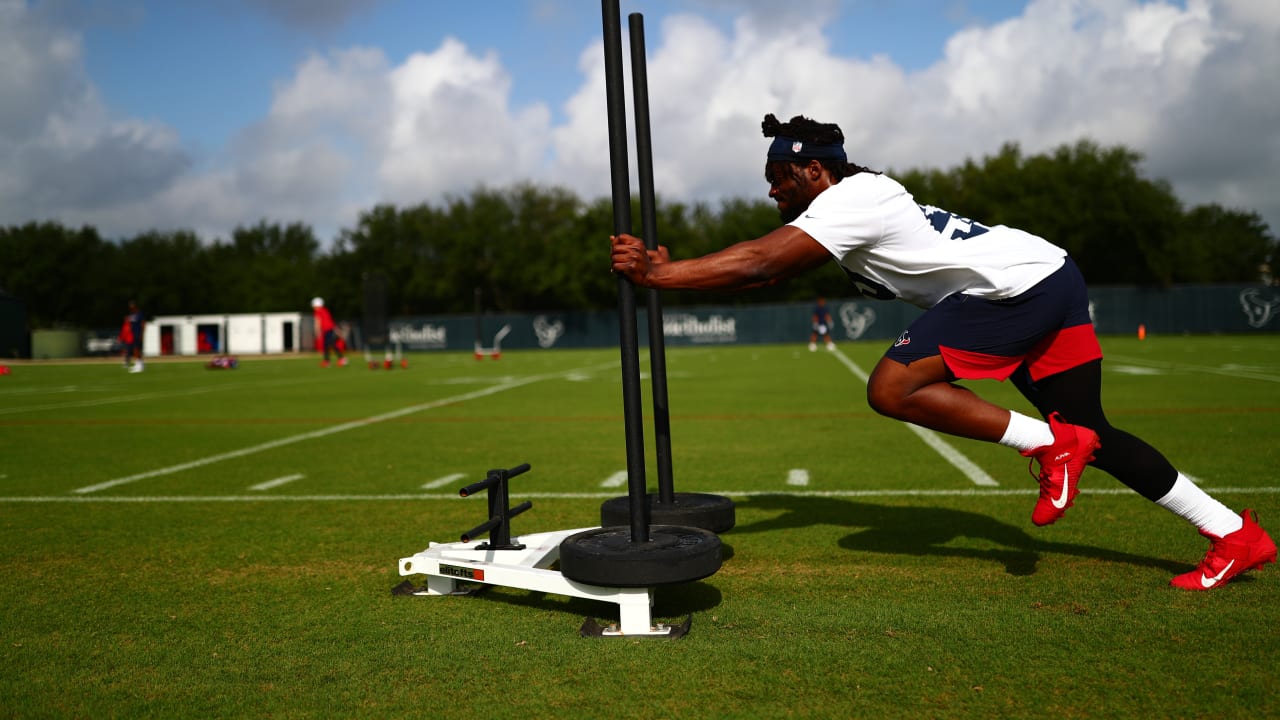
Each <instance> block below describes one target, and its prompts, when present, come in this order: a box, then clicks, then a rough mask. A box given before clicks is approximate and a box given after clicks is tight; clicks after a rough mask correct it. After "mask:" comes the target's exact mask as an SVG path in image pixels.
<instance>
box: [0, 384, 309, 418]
mask: <svg viewBox="0 0 1280 720" xmlns="http://www.w3.org/2000/svg"><path fill="white" fill-rule="evenodd" d="M302 382H310V379H309V378H307V379H292V380H273V381H270V382H259V383H232V384H229V385H210V386H206V387H199V388H191V389H189V390H178V391H175V392H166V393H159V392H153V393H140V394H138V395H117V396H115V397H107V398H98V399H95V400H75V401H72V402H63V403H49V404H47V405H27V406H24V407H8V408H0V415H13V414H16V413H25V412H37V411H40V410H65V409H67V408H82V407H96V406H98V405H115V404H117V403H127V402H138V401H141V400H156V399H162V398H170V397H183V396H186V395H202V394H205V393H211V392H224V391H226V390H236V389H239V388H254V387H270V386H277V385H296V384H298V383H302ZM73 391H74V390H61V391H59V392H73Z"/></svg>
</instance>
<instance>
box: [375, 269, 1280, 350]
mask: <svg viewBox="0 0 1280 720" xmlns="http://www.w3.org/2000/svg"><path fill="white" fill-rule="evenodd" d="M1090 298H1091V303H1090V311H1091V314H1092V316H1093V321H1094V325H1095V326H1096V327H1097V329H1098V332H1099V334H1103V335H1129V334H1133V333H1135V332H1137V330H1138V327H1139V326H1142V327H1143V328H1144V329H1145V331H1146V332H1149V333H1163V334H1184V333H1259V332H1262V333H1274V332H1277V331H1280V287H1274V286H1245V285H1236V286H1186V287H1175V288H1162V289H1153V288H1132V287H1128V288H1126V287H1096V288H1092V289H1091V291H1090ZM813 309H814V305H813V303H807V302H806V303H790V304H771V305H717V306H710V305H708V306H698V307H674V308H664V309H663V312H662V326H663V336H664V338H665V342H666V345H668V346H714V345H725V344H773V343H805V344H807V343H808V342H809V333H810V330H811V327H812V317H813ZM827 310H828V312H830V313H831V337H832V339H833V340H835V341H836V342H837V343H839V342H848V341H852V340H883V341H892V340H893V339H894V338H896V337H898V335H899V334H901V333H902V331H903V330H905V329H906V328H907V326H908V325H910V324H911V321H912V320H914V319H915V318H916V317H918V316H919V315H920V313H921V311H920V310H919V309H918V308H915V307H912V306H910V305H907V304H906V303H903V302H895V301H887V302H886V301H879V300H871V299H867V298H863V297H848V298H828V299H827ZM639 315H640V316H639V319H638V324H639V328H640V343H641V344H642V345H647V344H648V328H649V324H648V318H647V316H646V313H645V311H644V309H643V308H642V309H641V310H640V314H639ZM388 330H389V335H390V339H391V342H392V343H393V344H394V343H398V344H399V345H400V346H401V347H402V348H403V349H405V350H409V351H424V350H453V351H472V350H475V349H476V348H477V347H479V348H482V349H485V350H490V349H492V348H493V347H494V345H495V344H497V345H499V346H500V348H501V349H504V350H506V349H509V350H524V349H537V348H544V349H549V348H597V347H615V346H617V344H618V316H617V311H615V310H610V311H600V312H531V313H510V314H502V313H485V314H482V315H480V316H479V317H477V316H476V315H439V316H413V317H397V318H391V319H390V321H389V323H388Z"/></svg>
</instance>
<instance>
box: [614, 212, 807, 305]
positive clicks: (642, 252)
mask: <svg viewBox="0 0 1280 720" xmlns="http://www.w3.org/2000/svg"><path fill="white" fill-rule="evenodd" d="M610 239H611V241H612V243H613V247H612V257H611V259H612V268H613V271H614V272H617V273H622V274H623V275H625V276H626V277H627V279H628V280H630V281H631V282H633V283H635V284H636V285H639V286H642V287H651V288H659V289H664V290H745V289H748V288H755V287H763V286H766V285H773V284H775V283H778V282H782V281H784V280H789V279H791V278H793V277H795V276H797V275H801V274H803V273H805V272H808V271H809V270H812V269H814V268H816V267H819V266H820V265H822V264H823V263H825V262H827V261H828V260H830V259H831V253H829V252H828V251H827V249H826V248H824V247H823V246H822V245H819V244H818V242H817V241H816V240H814V239H813V238H812V237H810V236H809V235H808V234H807V233H805V232H804V231H803V230H800V229H798V228H795V227H792V226H790V225H784V226H782V227H780V228H778V229H777V230H774V231H773V232H770V233H769V234H768V235H765V236H763V237H760V238H756V239H754V240H746V241H743V242H740V243H736V244H734V245H730V246H729V247H727V248H725V249H723V250H719V251H716V252H713V253H710V254H708V255H703V256H702V257H698V258H691V259H689V260H675V261H671V262H660V261H656V260H658V258H654V257H653V256H652V255H651V254H650V252H649V251H648V250H647V249H646V248H645V245H644V241H642V240H640V239H639V238H636V237H633V236H631V235H616V236H613V237H612V238H610Z"/></svg>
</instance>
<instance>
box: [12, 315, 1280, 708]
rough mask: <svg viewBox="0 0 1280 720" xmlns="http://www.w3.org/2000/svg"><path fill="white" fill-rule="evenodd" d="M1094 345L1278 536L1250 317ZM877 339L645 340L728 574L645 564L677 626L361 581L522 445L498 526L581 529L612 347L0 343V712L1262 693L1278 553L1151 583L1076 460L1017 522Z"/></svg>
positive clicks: (1022, 507)
mask: <svg viewBox="0 0 1280 720" xmlns="http://www.w3.org/2000/svg"><path fill="white" fill-rule="evenodd" d="M1103 344H1104V349H1105V350H1106V352H1107V353H1108V361H1107V364H1106V368H1107V371H1106V375H1105V383H1106V385H1105V393H1106V398H1107V401H1108V407H1109V415H1110V417H1111V419H1112V421H1113V422H1114V423H1115V424H1116V425H1118V426H1120V427H1123V428H1125V429H1127V430H1129V431H1131V432H1134V433H1135V434H1137V435H1139V436H1142V437H1144V438H1146V439H1147V440H1149V441H1150V442H1152V443H1153V444H1155V445H1156V446H1157V447H1160V448H1161V449H1163V450H1164V451H1165V452H1166V453H1167V454H1168V455H1169V456H1170V457H1171V459H1173V460H1174V462H1175V464H1177V465H1178V466H1179V467H1180V468H1181V469H1182V470H1183V471H1184V472H1186V473H1188V474H1189V475H1192V476H1194V477H1195V478H1197V480H1198V481H1199V482H1200V483H1201V484H1202V485H1203V486H1205V487H1207V488H1210V489H1211V491H1212V492H1214V493H1215V495H1216V496H1217V497H1219V498H1220V499H1221V500H1223V501H1224V502H1225V503H1227V504H1228V505H1230V506H1231V507H1233V508H1235V509H1237V510H1240V509H1242V508H1245V507H1249V508H1254V509H1256V510H1257V511H1258V513H1259V517H1260V520H1261V522H1262V523H1263V525H1264V526H1268V527H1270V528H1271V530H1272V531H1273V534H1274V533H1275V531H1276V530H1278V529H1280V471H1278V470H1277V467H1280V442H1277V429H1278V428H1280V423H1278V421H1280V337H1277V336H1255V337H1248V338H1245V337H1191V338H1181V337H1180V338H1164V337H1155V338H1148V339H1147V340H1146V341H1145V342H1139V341H1138V340H1136V339H1131V338H1104V339H1103ZM882 346H883V343H879V342H877V343H869V344H863V343H850V344H845V345H842V346H841V347H840V352H839V353H838V354H836V353H827V352H818V353H809V352H807V351H806V349H805V348H804V346H803V345H801V344H797V345H795V346H758V347H706V348H678V349H673V350H669V351H668V354H667V363H668V377H669V384H670V388H671V411H672V436H673V455H674V458H675V460H674V470H675V478H676V487H677V489H678V490H681V491H690V492H692V491H697V492H711V493H719V494H725V495H729V496H730V497H732V498H733V499H734V500H735V502H736V503H737V527H735V528H734V529H733V530H731V531H730V532H728V533H726V534H725V535H724V536H723V541H724V543H725V545H726V549H727V550H728V552H727V553H726V555H727V558H726V560H725V562H724V565H723V567H722V569H721V570H720V571H719V572H718V573H716V574H715V575H713V576H711V577H709V578H707V579H705V580H703V581H700V582H697V583H691V584H686V585H680V586H671V587H663V588H660V589H659V590H658V591H657V595H656V605H655V607H654V617H655V618H658V619H671V620H679V619H682V618H684V617H686V616H689V615H692V617H693V625H692V630H691V631H690V633H689V634H688V635H687V636H685V637H684V638H682V639H679V640H665V639H635V638H601V639H587V638H582V637H579V636H578V634H577V631H578V627H579V625H581V624H582V621H583V620H584V619H585V618H587V617H594V618H598V619H601V620H608V619H609V618H610V613H615V616H616V611H617V608H616V606H613V605H610V604H607V603H600V602H595V601H588V600H580V599H572V598H567V597H562V596H555V595H545V594H539V593H532V592H528V591H523V590H515V589H510V588H494V589H492V590H491V591H489V592H487V593H484V594H482V595H479V596H477V597H465V598H464V597H406V596H396V595H393V594H392V592H391V590H392V588H393V587H395V586H396V585H397V584H399V583H400V582H401V581H402V580H403V579H404V578H401V577H400V575H399V573H398V561H399V559H400V558H402V557H407V556H409V555H412V554H414V553H415V552H418V551H420V550H422V549H425V548H426V547H427V545H428V543H429V542H431V541H437V542H453V541H456V540H457V538H458V535H459V534H460V533H462V532H464V531H466V530H468V529H470V528H471V527H473V526H474V525H476V524H477V523H479V522H480V521H481V520H483V519H484V516H485V514H486V510H485V503H484V500H483V499H482V498H480V497H473V498H469V499H462V498H459V497H458V496H457V490H458V488H460V487H461V486H462V485H464V484H467V483H469V482H474V481H475V480H479V479H481V478H482V477H483V476H484V474H485V472H486V471H487V470H489V469H491V468H503V467H511V466H514V465H517V464H519V463H524V462H527V463H530V464H531V465H532V468H533V469H532V471H530V472H529V473H527V474H525V475H522V476H520V477H518V478H516V479H515V480H513V481H512V502H513V503H515V502H519V501H522V500H526V499H528V500H532V502H533V509H532V510H530V511H529V512H527V513H524V514H523V515H520V516H519V517H517V518H516V519H515V520H514V530H515V532H516V533H517V534H520V533H532V532H539V531H545V530H556V529H564V528H575V527H587V526H591V525H595V524H597V523H598V522H599V506H600V503H601V501H603V500H604V499H607V498H611V497H615V496H617V495H621V494H625V488H608V487H602V486H601V484H602V483H603V482H605V481H606V480H607V479H608V478H610V477H611V476H613V475H614V474H615V473H618V472H619V471H622V470H624V469H625V467H626V459H625V452H624V431H623V422H622V409H621V406H622V396H621V388H620V378H619V370H618V354H617V351H616V350H598V351H564V352H550V351H543V352H508V353H504V354H503V356H502V359H501V360H499V361H492V360H485V361H483V362H477V361H475V360H474V359H472V358H471V356H470V355H462V354H424V355H415V356H413V357H411V367H410V368H409V369H408V370H399V369H397V370H395V371H390V372H387V371H382V370H379V371H376V372H372V371H369V370H367V369H364V368H362V367H358V366H356V365H353V366H351V367H347V368H342V369H339V368H330V369H321V368H319V367H317V363H316V361H315V359H314V358H312V357H306V358H291V359H255V358H251V357H250V358H242V359H241V364H240V367H239V368H238V369H236V370H225V371H211V370H206V369H205V368H204V366H203V365H202V364H201V363H200V362H197V361H191V360H188V361H185V362H179V361H173V362H160V361H156V362H151V363H148V365H147V370H146V372H144V373H141V374H136V375H131V374H128V373H125V372H124V370H122V369H121V368H120V366H119V363H118V361H102V362H89V363H80V364H66V365H54V364H20V365H16V366H13V367H12V370H13V372H12V374H11V375H8V376H0V572H3V582H0V604H2V605H3V608H4V614H3V620H0V631H2V632H0V658H2V661H3V667H4V671H3V673H0V715H3V716H4V717H20V718H32V717H131V718H132V717H157V718H188V717H201V718H229V717H268V716H269V717H283V718H288V717H312V718H355V717H371V718H386V717H408V718H413V717H448V718H472V717H474V718H521V719H528V718H553V717H554V718H601V717H608V718H614V717H616V718H667V717H688V718H777V717H796V718H818V717H830V718H885V717H909V718H988V717H1053V718H1085V717H1096V718H1119V717H1133V718H1165V717H1167V718H1194V717H1206V718H1207V717H1238V718H1266V717H1277V716H1280V696H1278V695H1277V687H1280V635H1278V634H1277V631H1276V618H1277V611H1276V608H1277V601H1278V600H1280V569H1277V567H1276V566H1274V565H1272V566H1268V567H1267V568H1266V569H1265V570H1263V571H1261V572H1255V573H1249V574H1248V575H1246V576H1244V577H1242V578H1241V579H1239V580H1237V581H1236V582H1232V583H1230V584H1229V585H1227V586H1225V587H1223V588H1221V589H1219V590H1215V591H1214V592H1211V593H1185V592H1180V591H1176V590H1173V589H1171V588H1169V587H1168V586H1167V583H1168V580H1169V578H1170V577H1171V576H1172V575H1174V574H1177V573H1180V572H1184V571H1187V570H1189V569H1191V568H1192V567H1193V566H1194V565H1195V563H1196V562H1197V561H1198V560H1199V559H1200V557H1201V556H1202V555H1203V553H1204V551H1205V550H1206V548H1207V543H1206V542H1205V540H1204V539H1203V538H1201V537H1200V536H1199V535H1198V534H1197V533H1196V532H1195V531H1194V530H1193V529H1191V528H1190V527H1189V526H1187V525H1185V524H1184V523H1183V522H1182V521H1180V520H1178V519H1177V518H1175V517H1174V516H1172V515H1170V514H1169V513H1167V512H1166V511H1164V510H1162V509H1161V508H1159V507H1157V506H1155V505H1154V504H1152V503H1149V502H1146V501H1145V500H1143V499H1141V498H1140V497H1138V496H1137V495H1135V494H1133V493H1131V492H1129V491H1127V490H1126V489H1124V488H1123V487H1122V486H1120V485H1119V484H1118V483H1117V482H1115V481H1114V480H1113V479H1111V478H1110V477H1108V476H1106V475H1104V474H1103V473H1101V472H1099V471H1096V470H1095V471H1093V472H1092V474H1087V475H1085V476H1084V483H1083V486H1084V492H1083V494H1082V495H1081V497H1080V499H1079V500H1078V501H1077V503H1076V506H1075V507H1074V508H1073V509H1072V510H1071V511H1070V512H1069V513H1068V514H1067V516H1066V517H1065V518H1064V519H1063V520H1061V521H1060V522H1058V523H1057V524H1055V525H1053V526H1051V527H1048V528H1036V527H1034V526H1033V525H1032V524H1031V522H1030V513H1031V507H1032V505H1033V503H1034V500H1035V485H1034V481H1033V480H1032V478H1031V477H1030V476H1029V474H1028V472H1027V461H1026V460H1025V459H1023V458H1021V457H1019V456H1018V455H1017V453H1015V452H1013V451H1011V450H1008V449H1006V448H1001V447H998V446H994V445H984V444H981V443H976V442H970V441H966V440H959V439H953V438H947V441H948V443H949V444H950V446H951V448H952V449H953V450H954V452H955V453H957V454H958V455H959V456H960V457H962V458H964V459H966V460H967V461H969V462H970V463H972V464H973V465H974V466H976V468H978V469H979V472H980V473H981V474H982V475H983V476H985V477H987V478H989V480H990V481H991V482H994V483H995V485H994V486H989V485H979V484H975V480H974V478H973V476H972V473H968V474H967V473H966V472H963V471H962V470H961V469H960V468H959V467H958V466H957V465H956V464H955V463H953V462H952V461H949V460H947V459H945V458H944V455H943V454H940V453H939V452H938V451H936V450H935V449H933V448H932V447H931V446H930V445H928V444H926V443H925V442H924V441H922V439H921V437H919V436H918V435H917V434H915V433H913V432H911V431H910V430H909V429H908V428H907V427H906V426H904V425H902V424H900V423H897V422H894V421H891V420H887V419H884V418H881V417H878V416H876V415H875V414H874V413H872V412H871V411H870V410H869V409H868V408H867V406H866V402H865V400H864V384H863V382H862V381H861V380H860V379H859V377H858V373H859V372H860V371H862V370H870V369H871V367H873V365H874V363H875V361H876V359H877V358H878V357H879V354H880V352H881V350H882ZM842 358H843V360H842ZM644 365H645V367H646V368H647V362H646V363H644ZM645 387H646V390H647V387H648V386H647V382H646V385H645ZM971 387H973V388H974V389H975V390H977V391H978V392H979V393H981V394H983V395H984V396H986V397H988V398H990V399H993V400H997V401H999V402H1002V403H1004V404H1007V405H1010V406H1012V407H1015V408H1018V409H1021V410H1023V411H1026V412H1030V409H1029V407H1028V406H1027V404H1026V403H1025V402H1024V401H1022V400H1021V398H1019V397H1018V396H1017V394H1016V391H1014V390H1013V388H1012V387H1009V386H1007V385H1002V384H998V383H991V382H983V383H974V384H972V385H971ZM647 402H648V401H647V398H646V403H647ZM646 406H647V405H646ZM648 419H649V416H648V413H646V421H648ZM645 432H646V440H647V441H651V440H652V426H651V425H650V426H648V427H646V429H645ZM649 457H650V458H652V453H649ZM649 475H650V477H651V478H652V477H656V471H655V469H654V468H653V464H652V459H650V461H649ZM803 478H807V484H805V485H799V484H795V483H798V482H800V480H801V479H803ZM789 480H790V481H791V482H788V481H789ZM651 484H652V483H651ZM420 581H421V577H418V578H415V582H420Z"/></svg>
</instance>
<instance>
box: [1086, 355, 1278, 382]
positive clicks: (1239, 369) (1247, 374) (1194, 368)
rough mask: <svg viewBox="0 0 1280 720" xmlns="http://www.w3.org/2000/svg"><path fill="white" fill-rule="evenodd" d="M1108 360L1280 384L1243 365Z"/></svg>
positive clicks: (1272, 376) (1125, 358)
mask: <svg viewBox="0 0 1280 720" xmlns="http://www.w3.org/2000/svg"><path fill="white" fill-rule="evenodd" d="M1106 360H1118V361H1120V362H1126V363H1129V364H1131V365H1145V366H1147V367H1153V368H1160V369H1162V370H1188V371H1191V372H1199V373H1206V374H1208V375H1225V376H1226V377H1230V378H1248V379H1250V380H1262V381H1264V382H1280V375H1275V374H1272V373H1269V372H1267V371H1265V370H1262V369H1259V368H1255V367H1247V366H1243V365H1226V366H1223V367H1209V366H1207V365H1191V364H1188V363H1183V362H1168V361H1166V360H1154V359H1151V358H1136V357H1131V356H1128V355H1111V354H1108V355H1107V356H1106ZM1105 362H1106V361H1105V360H1104V363H1105ZM1103 367H1104V368H1105V367H1106V365H1105V364H1104V365H1103Z"/></svg>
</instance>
